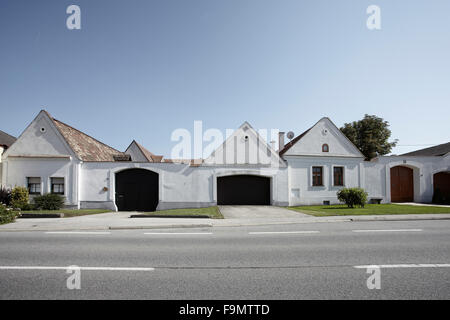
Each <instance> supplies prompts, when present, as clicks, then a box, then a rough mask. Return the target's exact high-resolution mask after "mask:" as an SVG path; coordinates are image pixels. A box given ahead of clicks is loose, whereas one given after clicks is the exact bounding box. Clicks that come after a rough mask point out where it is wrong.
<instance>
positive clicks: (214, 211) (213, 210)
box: [143, 206, 223, 219]
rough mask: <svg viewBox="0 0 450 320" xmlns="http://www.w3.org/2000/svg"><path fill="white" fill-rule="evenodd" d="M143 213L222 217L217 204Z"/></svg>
mask: <svg viewBox="0 0 450 320" xmlns="http://www.w3.org/2000/svg"><path fill="white" fill-rule="evenodd" d="M143 214H145V215H150V216H151V215H158V216H160V215H164V216H178V215H183V216H185V215H187V216H208V217H210V218H211V219H223V216H222V214H221V213H220V211H219V208H218V207H217V206H214V207H207V208H192V209H171V210H160V211H154V212H143Z"/></svg>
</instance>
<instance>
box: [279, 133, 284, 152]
mask: <svg viewBox="0 0 450 320" xmlns="http://www.w3.org/2000/svg"><path fill="white" fill-rule="evenodd" d="M283 147H284V132H282V131H280V132H278V151H281V149H283Z"/></svg>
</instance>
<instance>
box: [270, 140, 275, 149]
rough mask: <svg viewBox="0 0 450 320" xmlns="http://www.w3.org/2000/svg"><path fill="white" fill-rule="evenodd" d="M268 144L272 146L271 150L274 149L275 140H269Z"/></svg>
mask: <svg viewBox="0 0 450 320" xmlns="http://www.w3.org/2000/svg"><path fill="white" fill-rule="evenodd" d="M270 146H271V147H272V149H273V150H275V141H273V140H272V141H270Z"/></svg>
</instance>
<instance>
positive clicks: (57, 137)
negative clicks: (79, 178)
mask: <svg viewBox="0 0 450 320" xmlns="http://www.w3.org/2000/svg"><path fill="white" fill-rule="evenodd" d="M8 156H28V157H32V156H45V157H52V156H55V157H59V156H72V157H76V154H75V152H74V151H73V150H72V149H71V148H70V146H69V145H68V143H67V142H66V141H65V139H64V137H63V136H62V135H61V133H60V132H59V130H58V128H57V127H56V125H55V123H54V122H53V119H52V118H51V117H50V116H49V114H48V113H47V112H45V111H44V110H42V111H41V112H39V114H38V115H37V116H36V118H34V120H33V121H32V122H31V123H30V124H29V125H28V126H27V127H26V129H25V130H24V131H23V132H22V134H21V135H20V136H19V137H18V138H17V140H16V141H15V142H14V143H13V144H12V145H11V147H10V148H8V149H7V150H6V152H5V153H4V155H3V157H4V158H6V157H8Z"/></svg>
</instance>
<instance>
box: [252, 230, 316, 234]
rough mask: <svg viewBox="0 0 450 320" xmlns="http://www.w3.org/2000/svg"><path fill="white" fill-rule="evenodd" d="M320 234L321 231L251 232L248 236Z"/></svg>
mask: <svg viewBox="0 0 450 320" xmlns="http://www.w3.org/2000/svg"><path fill="white" fill-rule="evenodd" d="M310 233H319V231H258V232H249V233H248V234H310Z"/></svg>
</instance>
